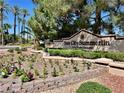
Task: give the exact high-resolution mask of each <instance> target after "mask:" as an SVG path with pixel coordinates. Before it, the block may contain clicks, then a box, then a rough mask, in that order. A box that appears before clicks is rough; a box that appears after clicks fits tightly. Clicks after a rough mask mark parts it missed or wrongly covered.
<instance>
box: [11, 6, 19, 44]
mask: <svg viewBox="0 0 124 93" xmlns="http://www.w3.org/2000/svg"><path fill="white" fill-rule="evenodd" d="M19 10H20V9H19V7H18V6H14V7H12V12H13V14H14V43H15V41H16V26H17V25H16V21H17V16H18V15H19Z"/></svg>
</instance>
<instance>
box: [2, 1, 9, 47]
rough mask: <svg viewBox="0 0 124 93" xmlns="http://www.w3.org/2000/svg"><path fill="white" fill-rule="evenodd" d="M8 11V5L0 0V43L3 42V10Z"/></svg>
mask: <svg viewBox="0 0 124 93" xmlns="http://www.w3.org/2000/svg"><path fill="white" fill-rule="evenodd" d="M8 11H9V5H8V4H6V3H5V2H4V0H0V30H1V36H2V37H1V40H2V45H3V44H4V33H3V18H4V16H5V15H4V12H8Z"/></svg>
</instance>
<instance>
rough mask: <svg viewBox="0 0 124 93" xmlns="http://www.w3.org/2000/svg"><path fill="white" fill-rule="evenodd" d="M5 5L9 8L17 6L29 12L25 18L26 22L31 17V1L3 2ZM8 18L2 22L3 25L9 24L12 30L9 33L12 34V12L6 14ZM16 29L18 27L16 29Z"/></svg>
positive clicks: (9, 0)
mask: <svg viewBox="0 0 124 93" xmlns="http://www.w3.org/2000/svg"><path fill="white" fill-rule="evenodd" d="M4 1H5V3H7V4H9V6H10V7H13V6H15V5H17V6H18V7H19V8H24V9H27V10H28V11H29V14H30V15H29V16H28V17H26V19H27V20H28V19H29V18H30V17H31V16H32V15H33V8H34V7H35V5H34V4H33V3H32V0H4ZM6 16H7V17H8V18H7V19H5V20H4V23H10V24H11V25H12V29H10V33H13V24H14V15H13V14H12V12H10V13H8V14H6ZM17 28H18V27H17Z"/></svg>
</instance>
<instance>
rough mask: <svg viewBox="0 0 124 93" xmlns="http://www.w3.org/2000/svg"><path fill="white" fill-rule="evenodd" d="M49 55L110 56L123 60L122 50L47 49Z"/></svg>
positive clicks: (115, 59)
mask: <svg viewBox="0 0 124 93" xmlns="http://www.w3.org/2000/svg"><path fill="white" fill-rule="evenodd" d="M48 52H49V53H50V55H51V56H63V57H83V58H89V59H96V58H102V57H104V58H110V59H113V60H114V61H124V53H123V52H105V51H84V50H81V49H48Z"/></svg>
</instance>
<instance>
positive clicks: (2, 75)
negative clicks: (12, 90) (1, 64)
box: [0, 67, 9, 78]
mask: <svg viewBox="0 0 124 93" xmlns="http://www.w3.org/2000/svg"><path fill="white" fill-rule="evenodd" d="M0 72H1V74H0V76H1V77H3V78H7V77H8V75H9V71H8V70H7V68H6V67H5V68H3V69H2V70H1V71H0Z"/></svg>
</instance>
